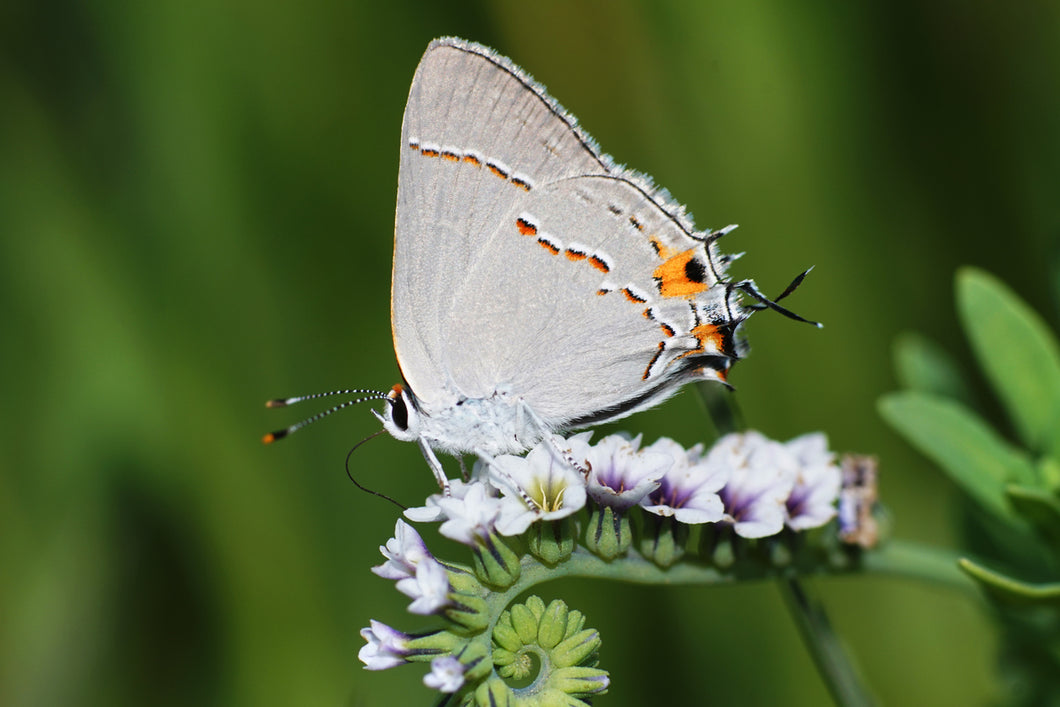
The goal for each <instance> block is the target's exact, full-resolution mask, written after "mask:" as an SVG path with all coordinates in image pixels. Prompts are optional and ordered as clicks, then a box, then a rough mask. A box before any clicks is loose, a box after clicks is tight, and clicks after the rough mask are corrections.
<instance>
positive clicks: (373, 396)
mask: <svg viewBox="0 0 1060 707" xmlns="http://www.w3.org/2000/svg"><path fill="white" fill-rule="evenodd" d="M361 393H368V395H364V396H362V397H360V398H355V399H353V400H346V401H344V402H341V403H339V404H338V405H335V406H334V407H331V408H328V409H327V410H324V411H322V412H318V413H317V414H316V415H313V416H312V417H307V418H306V419H304V420H302V421H301V422H296V423H295V424H293V425H291V426H289V427H284V428H283V429H282V430H276V431H275V432H270V433H268V434H267V435H265V436H264V437H262V438H261V441H262V442H263V443H265V444H271V443H272V442H275V441H276V440H278V439H283V438H284V437H286V436H287V435H289V434H291V433H292V432H297V431H298V430H300V429H302V428H303V427H306V426H307V425H311V424H313V423H314V422H316V421H318V420H322V419H324V418H325V417H327V416H328V415H332V414H334V413H336V412H338V411H339V410H342V409H343V408H348V407H350V406H351V405H356V404H358V403H364V402H368V401H369V400H390V398H389V396H388V395H387V394H386V393H384V392H382V391H379V390H364V389H360V388H354V389H350V390H333V391H331V392H329V393H314V394H313V395H299V396H297V397H294V398H275V399H274V400H270V401H268V402H267V403H265V407H267V408H282V407H287V406H288V405H294V404H295V403H300V402H302V401H303V400H314V399H316V398H324V397H327V396H329V395H355V394H361Z"/></svg>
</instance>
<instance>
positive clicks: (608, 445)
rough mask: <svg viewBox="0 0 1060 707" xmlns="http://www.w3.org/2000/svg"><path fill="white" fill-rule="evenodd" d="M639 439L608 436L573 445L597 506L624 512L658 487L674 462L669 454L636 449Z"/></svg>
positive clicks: (638, 445) (589, 490)
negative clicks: (577, 445)
mask: <svg viewBox="0 0 1060 707" xmlns="http://www.w3.org/2000/svg"><path fill="white" fill-rule="evenodd" d="M580 436H581V435H579V437H580ZM576 439H577V438H572V439H571V440H570V441H572V442H573V441H575V440H576ZM640 439H641V438H640V436H639V435H638V436H637V437H634V438H633V439H627V438H625V437H623V436H621V435H610V436H608V437H604V438H603V439H601V440H600V441H599V442H597V443H596V444H595V445H593V446H591V447H590V446H588V445H585V448H584V449H579V448H578V447H574V450H573V453H574V454H575V458H576V459H579V460H581V459H584V461H585V466H586V468H588V470H589V475H588V478H587V479H586V490H587V491H588V493H589V497H590V498H592V499H593V500H594V501H596V503H598V504H599V505H601V506H609V507H611V508H614V509H615V510H616V512H624V511H626V510H627V509H629V508H631V507H633V506H635V505H637V504H638V503H640V502H641V501H642V500H643V499H644V497H645V496H647V495H648V494H649V493H651V492H652V491H654V490H655V489H657V488H659V480H660V479H662V477H663V474H665V473H666V471H667V470H668V469H669V468H670V467H672V466H673V465H674V458H673V456H671V455H669V454H664V453H659V452H653V451H651V450H650V449H640Z"/></svg>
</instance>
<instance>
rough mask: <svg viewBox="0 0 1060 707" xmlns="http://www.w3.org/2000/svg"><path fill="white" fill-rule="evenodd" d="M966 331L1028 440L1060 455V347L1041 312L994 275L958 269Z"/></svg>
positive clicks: (1040, 449) (1037, 449)
mask: <svg viewBox="0 0 1060 707" xmlns="http://www.w3.org/2000/svg"><path fill="white" fill-rule="evenodd" d="M957 306H958V309H959V311H960V315H961V321H962V323H963V326H964V329H965V332H966V333H967V335H968V338H969V340H970V341H971V344H972V348H973V349H974V351H975V354H976V357H977V358H978V360H979V365H980V366H982V368H983V371H984V372H985V373H986V375H987V377H988V378H989V379H990V382H991V384H992V385H993V387H994V389H995V390H996V391H997V393H998V396H999V397H1000V399H1001V402H1002V404H1003V405H1004V406H1005V409H1006V410H1007V411H1008V415H1009V417H1010V418H1011V420H1012V423H1013V425H1014V426H1015V429H1016V432H1017V434H1018V435H1019V437H1020V439H1021V440H1023V443H1024V444H1026V445H1027V446H1028V447H1029V448H1030V449H1031V450H1032V451H1035V452H1039V453H1047V454H1052V455H1053V456H1055V457H1060V346H1058V345H1057V341H1056V338H1055V337H1054V336H1053V334H1052V332H1051V331H1049V328H1048V327H1047V326H1046V325H1045V323H1044V322H1043V321H1042V319H1041V317H1039V316H1038V314H1037V313H1036V312H1035V311H1034V310H1032V309H1031V308H1030V307H1028V306H1027V305H1026V304H1025V303H1024V302H1023V301H1022V300H1020V299H1019V297H1017V296H1016V295H1015V294H1014V293H1013V292H1012V291H1011V290H1009V289H1008V288H1007V287H1006V286H1005V285H1004V284H1002V283H1001V282H1000V281H998V280H997V279H996V278H994V277H993V276H992V275H990V274H988V273H985V272H983V271H981V270H976V269H973V268H963V269H961V270H960V271H959V272H958V274H957Z"/></svg>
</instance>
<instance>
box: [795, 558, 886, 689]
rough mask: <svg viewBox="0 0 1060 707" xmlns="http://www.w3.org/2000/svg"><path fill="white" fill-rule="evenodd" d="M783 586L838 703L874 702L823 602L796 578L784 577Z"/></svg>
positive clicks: (796, 620) (810, 651) (801, 630)
mask: <svg viewBox="0 0 1060 707" xmlns="http://www.w3.org/2000/svg"><path fill="white" fill-rule="evenodd" d="M780 589H781V593H782V594H783V595H784V600H785V603H786V604H787V606H788V611H790V612H791V616H792V618H793V619H794V620H795V625H796V626H798V629H799V633H800V634H801V635H802V642H803V644H805V646H806V650H807V651H809V653H810V657H812V658H813V662H814V663H815V664H816V665H817V671H818V672H819V673H820V674H821V678H822V679H823V680H824V683H825V685H826V686H827V687H828V691H829V692H830V693H831V694H832V699H833V700H835V703H836V704H837V705H844V706H850V707H854V706H858V707H860V706H861V705H871V704H873V699H872V697H871V696H870V695H869V693H868V691H867V690H866V689H865V686H864V685H863V684H862V681H861V676H860V674H859V671H858V669H857V666H855V665H854V662H853V660H852V659H851V657H850V655H849V654H848V653H847V651H846V648H845V647H844V646H843V643H842V641H840V640H839V637H838V636H837V635H836V634H835V631H833V630H832V625H831V623H830V622H829V621H828V616H827V614H825V612H824V606H823V605H822V604H821V602H819V601H817V599H816V598H814V597H811V596H810V594H809V592H808V591H807V589H806V588H805V586H804V585H803V583H802V582H800V581H799V580H798V579H796V578H795V577H786V578H784V579H782V580H781V581H780Z"/></svg>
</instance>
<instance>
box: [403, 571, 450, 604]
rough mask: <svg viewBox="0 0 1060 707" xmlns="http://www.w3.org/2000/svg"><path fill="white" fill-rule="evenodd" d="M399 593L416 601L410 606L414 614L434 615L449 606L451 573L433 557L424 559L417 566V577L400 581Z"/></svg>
mask: <svg viewBox="0 0 1060 707" xmlns="http://www.w3.org/2000/svg"><path fill="white" fill-rule="evenodd" d="M397 588H398V591H399V592H401V593H402V594H404V595H405V596H407V597H409V598H411V599H413V600H414V601H413V602H412V603H411V604H409V611H410V612H411V613H413V614H423V615H427V614H433V613H435V612H436V611H438V610H439V609H441V608H442V607H444V606H447V605H448V604H449V589H450V587H449V573H448V572H446V570H445V567H443V566H442V563H440V562H438V560H436V559H434V558H433V557H428V558H424V559H423V561H421V562H420V563H419V564H418V565H416V576H415V577H406V578H405V579H399V580H398V583H397Z"/></svg>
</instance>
